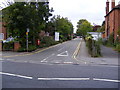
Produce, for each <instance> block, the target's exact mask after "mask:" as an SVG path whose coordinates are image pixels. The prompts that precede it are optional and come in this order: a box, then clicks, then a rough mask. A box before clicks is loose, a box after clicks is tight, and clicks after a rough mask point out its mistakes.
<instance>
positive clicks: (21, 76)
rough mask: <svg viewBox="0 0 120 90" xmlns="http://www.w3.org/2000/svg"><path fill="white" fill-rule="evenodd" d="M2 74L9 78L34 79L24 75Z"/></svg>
mask: <svg viewBox="0 0 120 90" xmlns="http://www.w3.org/2000/svg"><path fill="white" fill-rule="evenodd" d="M0 74H3V75H8V76H15V77H20V78H27V79H33V78H32V77H28V76H23V75H18V74H11V73H4V72H0Z"/></svg>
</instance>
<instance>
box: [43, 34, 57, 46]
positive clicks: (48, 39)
mask: <svg viewBox="0 0 120 90" xmlns="http://www.w3.org/2000/svg"><path fill="white" fill-rule="evenodd" d="M55 44H56V42H55V40H54V39H53V37H50V36H45V37H43V38H42V39H41V46H46V47H47V46H51V45H55Z"/></svg>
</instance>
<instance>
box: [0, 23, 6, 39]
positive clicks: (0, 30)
mask: <svg viewBox="0 0 120 90" xmlns="http://www.w3.org/2000/svg"><path fill="white" fill-rule="evenodd" d="M0 24H1V25H2V28H0V33H4V39H5V40H6V39H7V32H6V28H5V27H4V23H2V22H0Z"/></svg>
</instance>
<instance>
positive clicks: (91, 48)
mask: <svg viewBox="0 0 120 90" xmlns="http://www.w3.org/2000/svg"><path fill="white" fill-rule="evenodd" d="M86 45H87V47H88V52H89V54H90V55H91V57H99V56H101V49H100V43H99V42H98V41H95V40H92V39H88V40H86Z"/></svg>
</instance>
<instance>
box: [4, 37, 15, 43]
mask: <svg viewBox="0 0 120 90" xmlns="http://www.w3.org/2000/svg"><path fill="white" fill-rule="evenodd" d="M10 41H14V38H13V37H9V38H7V39H6V40H3V43H8V42H10Z"/></svg>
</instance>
